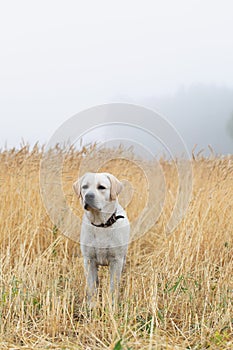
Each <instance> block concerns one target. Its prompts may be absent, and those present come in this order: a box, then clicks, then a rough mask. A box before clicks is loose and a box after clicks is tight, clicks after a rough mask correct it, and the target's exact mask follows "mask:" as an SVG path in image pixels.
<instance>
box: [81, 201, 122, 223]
mask: <svg viewBox="0 0 233 350" xmlns="http://www.w3.org/2000/svg"><path fill="white" fill-rule="evenodd" d="M118 207H119V204H118V202H117V201H114V202H109V204H108V205H107V206H106V207H105V208H104V209H103V210H102V211H98V210H94V209H90V210H85V215H86V216H87V218H88V221H89V222H91V223H92V224H94V225H100V224H104V223H105V222H107V220H108V219H109V218H110V217H111V216H112V214H113V213H115V212H116V211H117V208H118Z"/></svg>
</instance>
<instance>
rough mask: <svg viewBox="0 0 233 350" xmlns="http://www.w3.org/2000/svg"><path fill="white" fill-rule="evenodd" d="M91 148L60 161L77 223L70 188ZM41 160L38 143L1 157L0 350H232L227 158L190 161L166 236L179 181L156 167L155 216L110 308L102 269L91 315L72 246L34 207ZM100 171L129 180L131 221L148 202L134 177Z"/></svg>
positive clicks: (231, 172)
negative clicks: (161, 187) (160, 202)
mask: <svg viewBox="0 0 233 350" xmlns="http://www.w3.org/2000/svg"><path fill="white" fill-rule="evenodd" d="M91 151H93V150H91V149H90V150H85V149H84V150H83V151H82V152H80V153H77V152H75V151H74V150H70V152H69V153H67V154H66V155H65V161H64V166H63V180H64V192H65V195H66V199H67V202H68V203H69V205H70V206H71V208H72V210H73V212H74V213H75V214H76V215H78V216H81V215H82V209H81V207H80V205H79V203H78V200H77V198H75V195H74V194H73V191H72V183H73V182H74V180H75V179H76V176H77V173H78V169H79V165H80V161H81V159H83V157H84V156H85V153H88V152H91ZM57 152H59V150H58V151H57ZM108 152H109V150H108ZM120 152H123V150H121V151H120ZM41 155H42V150H39V149H38V148H37V146H35V147H34V149H33V150H32V151H29V149H28V147H22V149H20V150H19V151H16V150H8V151H2V152H1V154H0V193H1V195H0V208H1V219H0V242H1V270H0V271H1V272H0V288H1V289H0V339H1V340H0V348H1V349H9V348H11V349H20V348H22V349H115V350H120V349H141V350H142V349H207V348H208V349H231V348H232V349H233V329H232V328H233V312H232V311H233V310H232V302H233V277H232V275H233V254H232V253H233V215H232V213H233V158H232V157H225V158H217V157H216V158H213V157H212V158H210V159H205V158H202V157H201V156H199V157H198V158H197V159H195V158H194V159H193V161H192V166H193V176H194V182H193V193H192V198H191V201H190V205H189V208H188V210H187V212H186V215H185V217H184V218H183V220H182V222H181V223H180V224H179V226H178V227H177V228H176V230H175V232H173V233H172V234H170V235H166V233H165V227H166V222H167V218H168V217H169V215H170V214H171V211H172V208H173V206H174V201H175V194H176V190H177V185H178V179H177V174H176V167H175V164H174V163H171V162H168V161H166V160H163V159H161V160H160V165H161V167H162V169H163V173H164V176H165V180H166V198H165V203H164V207H163V211H162V214H161V216H160V217H159V220H158V221H157V223H156V224H155V225H154V226H153V227H152V229H150V230H149V232H147V233H146V234H144V235H143V236H142V237H141V238H140V239H138V240H135V241H133V242H132V243H131V245H130V247H129V252H128V256H127V265H126V269H125V271H124V273H123V277H122V283H121V287H122V288H121V293H120V301H119V305H118V306H117V310H115V311H113V310H112V309H111V307H110V302H109V300H110V298H109V294H108V290H107V288H106V286H107V285H108V278H109V276H108V272H107V270H106V269H104V268H102V269H101V270H100V274H101V278H100V281H101V285H100V293H99V297H98V306H97V307H96V309H95V310H93V311H92V312H90V311H88V310H87V309H86V305H85V278H84V274H83V264H82V258H81V256H80V251H79V246H78V244H76V243H74V242H72V241H70V240H69V239H67V238H66V237H64V236H62V235H61V234H60V233H59V232H58V230H57V227H56V226H55V225H54V224H53V223H52V222H51V221H50V219H49V217H48V215H47V213H46V211H45V209H44V206H43V203H42V200H41V196H40V188H39V167H40V159H41ZM132 158H133V155H132ZM150 166H152V165H150ZM101 170H104V171H110V172H111V173H113V174H115V175H116V176H118V177H119V178H122V177H124V178H125V179H127V180H128V181H129V182H131V183H132V185H133V187H134V189H135V191H134V196H133V199H132V201H131V203H130V204H129V206H128V208H127V212H128V215H129V218H130V220H133V219H134V218H135V217H136V216H137V215H138V214H139V213H140V211H141V210H142V209H143V207H144V205H145V203H146V196H147V195H148V193H147V190H146V188H147V187H146V179H145V178H144V177H143V174H142V172H141V170H140V169H139V168H138V167H137V165H136V164H134V163H133V162H130V161H126V160H124V159H118V160H113V161H109V162H107V163H106V164H105V165H104V166H102V169H101ZM156 186H157V184H156V178H155V190H156V188H157V187H156ZM77 234H78V233H77Z"/></svg>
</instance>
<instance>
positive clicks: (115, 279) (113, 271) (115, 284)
mask: <svg viewBox="0 0 233 350" xmlns="http://www.w3.org/2000/svg"><path fill="white" fill-rule="evenodd" d="M123 265H124V258H118V259H114V260H113V261H111V262H110V266H109V267H110V292H111V294H112V303H113V304H114V300H115V299H117V298H118V294H119V285H120V279H121V272H122V269H123Z"/></svg>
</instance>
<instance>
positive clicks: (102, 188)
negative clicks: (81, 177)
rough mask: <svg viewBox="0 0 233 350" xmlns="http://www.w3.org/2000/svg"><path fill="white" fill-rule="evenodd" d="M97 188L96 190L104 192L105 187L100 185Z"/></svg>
mask: <svg viewBox="0 0 233 350" xmlns="http://www.w3.org/2000/svg"><path fill="white" fill-rule="evenodd" d="M97 188H98V190H106V187H104V186H102V185H99V186H98V187H97Z"/></svg>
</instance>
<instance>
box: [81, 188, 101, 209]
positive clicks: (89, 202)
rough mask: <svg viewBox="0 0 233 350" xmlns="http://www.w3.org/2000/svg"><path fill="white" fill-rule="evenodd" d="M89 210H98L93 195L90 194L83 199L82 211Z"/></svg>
mask: <svg viewBox="0 0 233 350" xmlns="http://www.w3.org/2000/svg"><path fill="white" fill-rule="evenodd" d="M90 208H93V209H97V210H99V208H97V206H96V205H95V194H94V193H92V192H90V193H87V194H86V195H85V197H84V209H86V210H89V209H90Z"/></svg>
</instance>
